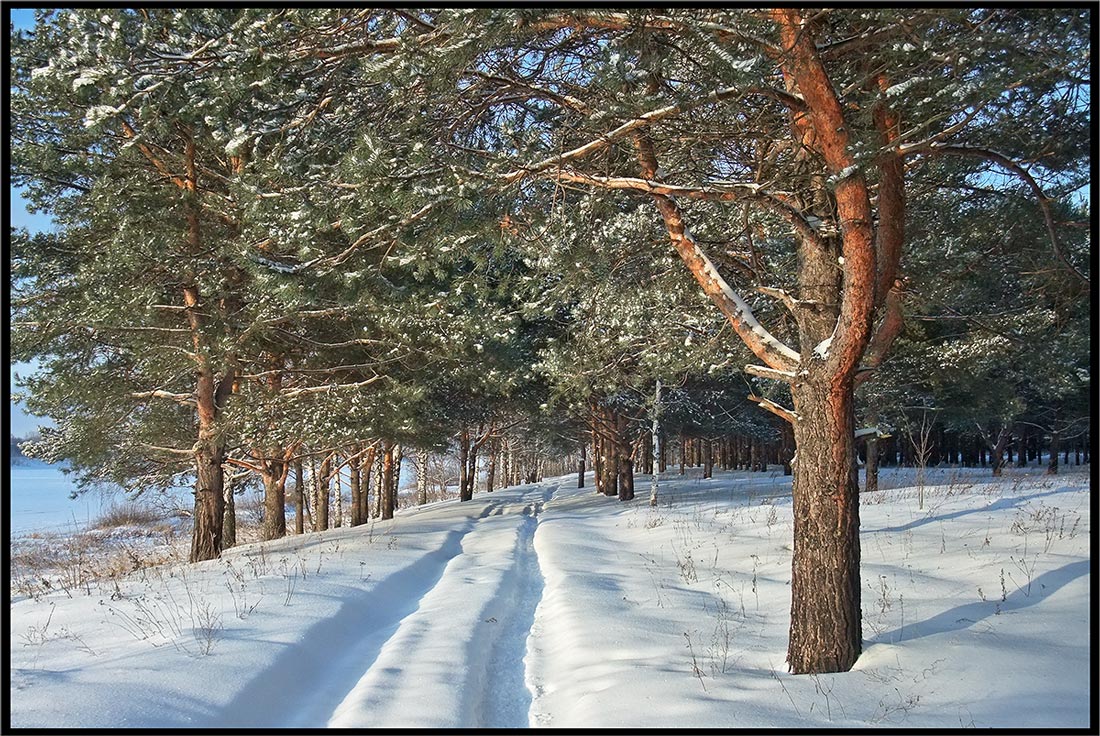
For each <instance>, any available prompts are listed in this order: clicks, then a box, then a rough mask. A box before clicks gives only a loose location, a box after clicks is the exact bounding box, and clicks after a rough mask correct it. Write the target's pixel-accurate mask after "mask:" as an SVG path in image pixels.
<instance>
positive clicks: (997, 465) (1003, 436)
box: [990, 427, 1012, 477]
mask: <svg viewBox="0 0 1100 736" xmlns="http://www.w3.org/2000/svg"><path fill="white" fill-rule="evenodd" d="M1011 438H1012V432H1011V431H1010V430H1009V428H1008V427H1002V428H1001V431H1000V432H999V433H998V434H997V443H996V444H995V445H994V446H993V454H992V456H991V457H990V460H991V461H992V466H993V475H994V476H997V477H1000V475H1001V471H1002V470H1003V468H1004V452H1005V447H1006V446H1008V441H1009V440H1010V439H1011Z"/></svg>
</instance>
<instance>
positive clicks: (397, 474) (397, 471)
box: [393, 442, 405, 511]
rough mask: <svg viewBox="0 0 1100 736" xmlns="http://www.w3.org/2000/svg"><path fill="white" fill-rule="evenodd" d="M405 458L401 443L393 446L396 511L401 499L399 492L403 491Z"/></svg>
mask: <svg viewBox="0 0 1100 736" xmlns="http://www.w3.org/2000/svg"><path fill="white" fill-rule="evenodd" d="M403 457H405V450H404V449H403V448H402V447H401V445H400V444H399V443H396V442H395V443H394V445H393V508H394V510H395V511H396V510H397V506H398V502H397V499H398V498H399V497H400V496H399V494H398V491H400V490H401V459H402V458H403Z"/></svg>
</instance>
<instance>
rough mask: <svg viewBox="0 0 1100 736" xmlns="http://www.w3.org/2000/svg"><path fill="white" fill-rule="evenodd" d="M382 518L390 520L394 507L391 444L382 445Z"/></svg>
mask: <svg viewBox="0 0 1100 736" xmlns="http://www.w3.org/2000/svg"><path fill="white" fill-rule="evenodd" d="M381 496H382V518H383V519H392V518H393V511H394V508H395V507H396V505H397V504H396V501H397V495H396V494H395V493H394V488H393V442H391V441H390V440H385V441H384V442H383V443H382V488H381Z"/></svg>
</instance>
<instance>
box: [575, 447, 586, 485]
mask: <svg viewBox="0 0 1100 736" xmlns="http://www.w3.org/2000/svg"><path fill="white" fill-rule="evenodd" d="M585 447H586V444H585V443H584V442H583V441H582V442H581V455H580V457H579V458H578V459H577V488H584V459H585V458H584V451H585Z"/></svg>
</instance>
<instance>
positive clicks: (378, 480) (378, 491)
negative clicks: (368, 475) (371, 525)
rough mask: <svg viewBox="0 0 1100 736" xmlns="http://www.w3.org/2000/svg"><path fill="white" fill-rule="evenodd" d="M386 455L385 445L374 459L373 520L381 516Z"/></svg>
mask: <svg viewBox="0 0 1100 736" xmlns="http://www.w3.org/2000/svg"><path fill="white" fill-rule="evenodd" d="M385 455H386V450H385V443H383V445H382V448H381V449H380V450H379V451H378V453H377V454H376V455H375V458H374V518H376V519H377V518H379V517H380V516H382V502H383V497H384V496H385V495H386V494H385V492H384V491H383V490H382V488H383V486H382V465H383V464H384V458H385Z"/></svg>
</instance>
